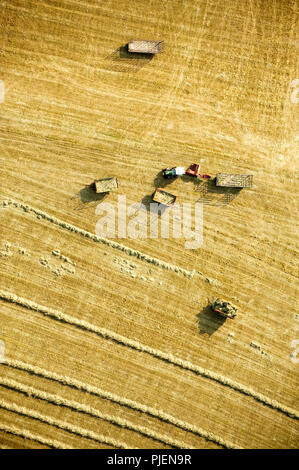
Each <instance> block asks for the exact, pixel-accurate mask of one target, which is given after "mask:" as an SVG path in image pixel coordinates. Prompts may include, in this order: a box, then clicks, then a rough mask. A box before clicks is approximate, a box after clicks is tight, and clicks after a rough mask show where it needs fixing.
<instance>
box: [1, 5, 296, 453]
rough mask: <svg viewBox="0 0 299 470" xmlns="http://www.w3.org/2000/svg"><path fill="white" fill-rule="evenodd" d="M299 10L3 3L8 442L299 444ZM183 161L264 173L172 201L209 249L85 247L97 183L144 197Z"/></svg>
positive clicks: (4, 434)
mask: <svg viewBox="0 0 299 470" xmlns="http://www.w3.org/2000/svg"><path fill="white" fill-rule="evenodd" d="M297 6H298V5H297V3H296V2H295V1H293V0H273V1H267V0H251V1H247V0H241V1H239V0H238V1H237V0H235V1H228V0H218V1H212V0H206V1H205V0H203V1H195V0H184V1H179V0H168V1H166V0H164V1H161V0H159V1H158V0H151V1H144V0H139V1H137V0H133V1H131V2H125V1H123V0H118V1H116V0H106V1H104V2H102V1H96V0H89V1H81V0H80V1H79V0H40V1H33V0H26V1H25V0H9V1H2V0H1V2H0V21H1V23H0V51H1V61H0V79H1V80H2V82H4V87H5V99H4V102H3V103H0V117H1V118H0V158H1V166H0V168H1V169H0V178H1V206H0V216H1V240H0V243H1V245H0V269H1V284H0V298H1V300H0V305H1V310H0V311H1V321H0V340H1V341H2V343H1V344H2V345H4V347H5V348H4V349H5V354H4V358H2V364H0V408H1V412H0V447H1V448H7V447H8V448H38V447H41V448H42V447H54V448H61V447H75V448H78V447H81V448H82V447H83V448H92V447H95V448H126V447H129V448H173V447H178V448H184V447H186V448H191V447H194V448H223V447H224V448H225V447H228V448H231V447H232V448H235V447H242V448H252V447H259V448H283V447H286V448H295V447H298V440H299V429H298V416H299V411H298V364H296V360H295V361H294V357H293V361H292V360H291V359H292V357H291V354H293V356H295V353H294V351H293V350H294V346H291V342H292V341H294V340H296V339H298V334H299V333H298V319H299V316H298V313H297V312H298V311H296V306H297V302H298V300H297V299H298V282H297V279H298V277H297V265H296V244H297V242H298V236H297V233H298V217H297V212H296V211H297V198H296V196H297V193H298V180H297V179H296V177H295V174H296V170H298V164H297V160H296V149H297V144H296V116H297V113H298V104H296V101H298V100H297V98H296V94H294V87H293V85H294V80H295V79H296V77H297V76H298V62H297V54H298V50H297V47H298V42H296V28H297V27H298V23H297V22H296V20H297V17H296V13H297ZM134 37H136V38H149V39H155V38H158V39H164V41H165V51H164V53H163V54H160V55H158V56H155V57H153V58H152V59H150V58H146V57H141V58H136V57H132V58H131V57H129V56H128V54H127V53H126V51H125V48H124V46H125V44H126V43H127V42H128V40H130V39H131V38H134ZM294 96H295V99H294ZM292 97H293V98H292ZM192 162H198V163H200V164H201V169H202V171H203V172H209V173H211V174H215V173H217V172H232V173H250V174H253V175H254V186H253V188H252V189H244V190H243V191H241V192H240V193H237V194H234V195H233V196H232V197H231V198H230V200H227V199H224V196H225V194H218V193H213V192H212V191H211V192H209V190H208V192H204V191H203V192H202V191H197V190H196V189H200V188H197V187H196V186H195V185H194V182H192V181H191V180H189V181H188V180H187V179H178V180H176V181H175V182H173V183H172V184H171V185H169V186H167V190H172V189H173V191H174V192H175V193H176V194H177V195H178V196H179V200H180V202H189V203H192V204H194V203H195V202H196V201H201V202H203V222H204V229H203V245H202V247H200V248H198V249H196V250H186V249H185V247H184V243H185V240H184V239H183V238H179V239H174V238H173V237H170V238H169V239H162V238H158V239H150V238H148V239H143V240H136V239H130V238H126V239H118V238H117V237H115V239H113V240H111V242H110V243H109V244H107V243H106V244H105V243H102V242H100V241H99V240H98V239H96V238H94V237H93V235H92V234H94V233H95V226H96V223H97V221H98V219H99V216H98V215H97V214H96V213H95V210H96V207H97V205H98V204H99V203H101V201H99V200H95V197H94V195H93V193H92V192H91V191H90V190H88V189H87V188H86V185H88V184H90V183H91V182H92V181H93V180H94V179H95V178H101V177H106V176H117V177H118V179H119V183H120V187H119V190H118V191H115V192H113V193H111V194H110V195H109V196H107V197H106V198H105V200H104V201H102V203H103V202H109V203H111V204H112V205H114V206H115V207H116V206H117V201H118V195H125V196H126V198H127V203H128V205H129V204H132V203H136V202H145V203H148V201H149V196H150V195H151V194H152V193H153V191H154V190H155V187H156V186H157V184H161V178H160V176H159V172H160V170H161V169H162V168H164V167H166V166H174V165H180V166H185V167H187V166H188V165H189V164H191V163H192ZM119 244H122V245H123V246H120V245H119ZM216 296H217V297H226V298H228V299H229V300H232V301H233V302H234V303H235V304H236V305H237V306H238V308H239V315H238V317H237V318H236V319H235V320H234V321H229V320H227V321H225V322H223V321H221V320H219V319H218V318H216V317H215V316H213V315H212V314H211V312H210V311H209V309H208V308H207V305H208V299H212V298H213V297H216ZM2 349H3V348H2Z"/></svg>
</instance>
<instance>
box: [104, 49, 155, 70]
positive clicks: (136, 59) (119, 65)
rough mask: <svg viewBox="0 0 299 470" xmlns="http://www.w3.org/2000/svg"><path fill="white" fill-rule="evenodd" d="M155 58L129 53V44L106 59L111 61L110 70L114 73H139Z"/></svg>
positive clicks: (151, 55)
mask: <svg viewBox="0 0 299 470" xmlns="http://www.w3.org/2000/svg"><path fill="white" fill-rule="evenodd" d="M153 57H154V54H142V53H139V52H129V51H128V44H125V45H124V46H121V47H119V48H118V49H116V50H115V51H114V52H112V54H110V55H109V56H107V57H106V59H108V60H110V61H111V66H110V68H109V70H112V71H114V72H138V70H140V69H141V68H142V67H144V66H145V65H147V64H148V63H149V62H150V61H151V60H152V59H153Z"/></svg>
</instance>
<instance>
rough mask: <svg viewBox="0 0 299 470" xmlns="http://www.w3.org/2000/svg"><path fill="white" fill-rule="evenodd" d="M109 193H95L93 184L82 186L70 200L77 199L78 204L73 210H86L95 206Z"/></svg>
mask: <svg viewBox="0 0 299 470" xmlns="http://www.w3.org/2000/svg"><path fill="white" fill-rule="evenodd" d="M108 194H109V193H100V194H98V193H96V192H95V188H94V183H91V184H88V185H86V186H84V187H83V188H82V189H80V191H79V192H78V193H77V194H75V195H74V196H73V197H72V199H79V200H80V202H81V203H80V204H79V206H77V207H76V208H75V210H78V211H79V210H82V209H87V208H89V207H91V206H96V205H97V204H98V203H99V202H101V201H103V199H105V197H106V196H107V195H108Z"/></svg>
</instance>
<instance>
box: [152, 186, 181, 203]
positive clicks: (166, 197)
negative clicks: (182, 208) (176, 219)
mask: <svg viewBox="0 0 299 470" xmlns="http://www.w3.org/2000/svg"><path fill="white" fill-rule="evenodd" d="M176 200H177V196H176V195H175V194H171V193H169V192H167V191H164V189H162V188H157V189H156V191H155V192H154V194H153V201H154V202H157V203H158V204H163V205H164V206H167V207H171V206H173V205H174V204H175V202H176Z"/></svg>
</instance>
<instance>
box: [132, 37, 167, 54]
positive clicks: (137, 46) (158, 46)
mask: <svg viewBox="0 0 299 470" xmlns="http://www.w3.org/2000/svg"><path fill="white" fill-rule="evenodd" d="M163 42H164V41H150V40H147V39H132V40H131V41H130V42H129V43H128V51H129V52H138V53H141V54H160V53H161V52H163Z"/></svg>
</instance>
